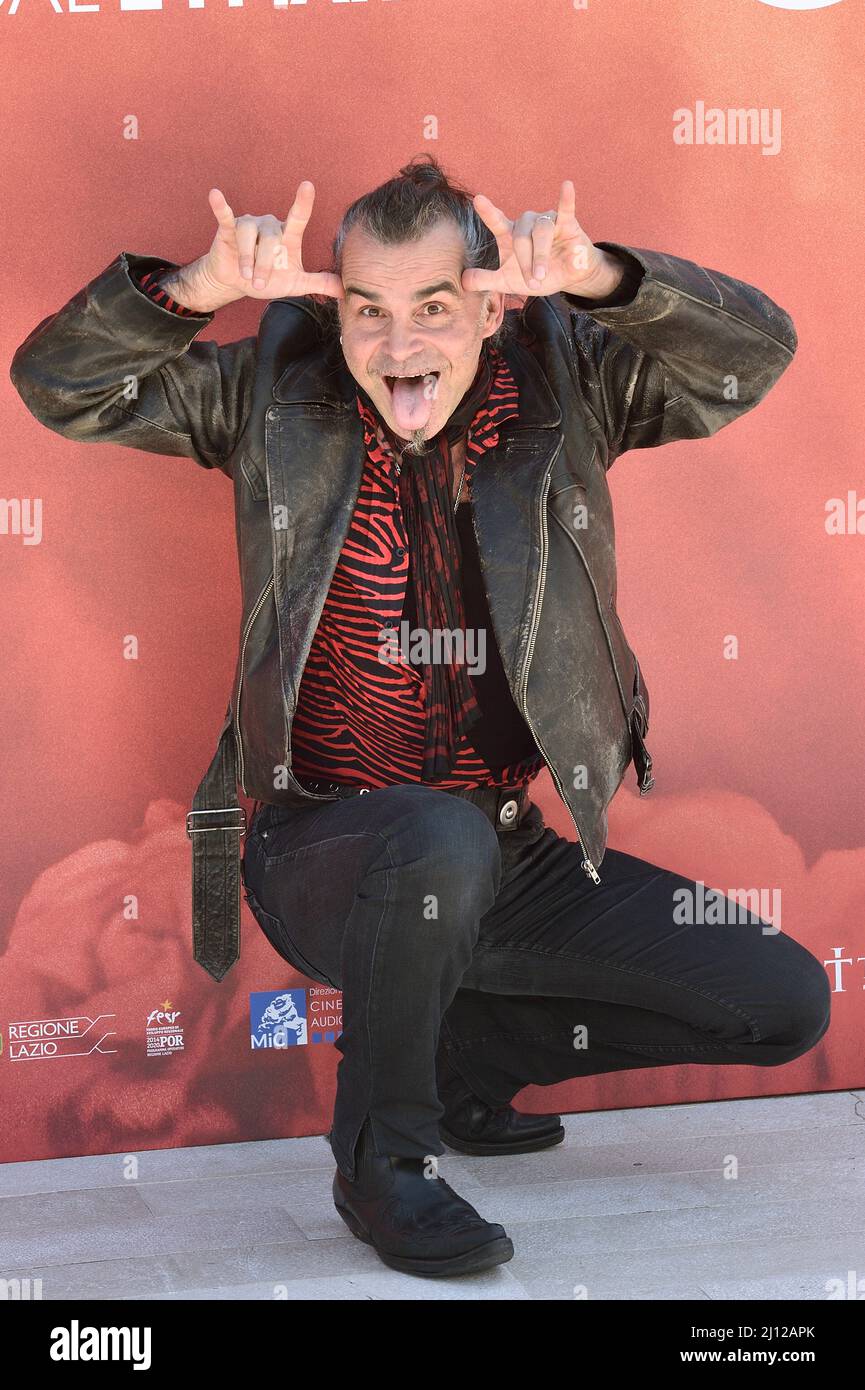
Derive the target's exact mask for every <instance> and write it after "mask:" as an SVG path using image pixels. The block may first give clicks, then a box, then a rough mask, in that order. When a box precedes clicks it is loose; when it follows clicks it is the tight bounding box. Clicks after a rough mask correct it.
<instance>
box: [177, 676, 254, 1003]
mask: <svg viewBox="0 0 865 1390" xmlns="http://www.w3.org/2000/svg"><path fill="white" fill-rule="evenodd" d="M186 833H187V835H188V836H189V838H190V840H191V841H192V954H193V956H194V957H195V959H196V960H197V961H198V964H199V965H201V966H203V967H204V969H205V970H206V971H207V973H208V974H209V975H212V976H213V978H214V980H221V979H222V978H223V976H224V975H226V974H227V973H228V971H229V970H230V969H231V967H232V966H233V965H234V962H235V961H236V960H237V959H238V957H239V956H240V883H241V872H240V838H241V836H242V835H245V834H246V812H245V810H244V809H243V807H242V806H241V805H240V804H239V803H238V799H237V746H236V744H235V741H234V729H233V728H232V720H231V705H230V704H229V706H228V713H227V715H226V717H225V724H224V725H223V727H222V732H221V734H220V737H219V744H218V745H217V749H216V752H215V754H214V756H213V761H212V762H211V764H210V767H209V768H208V769H207V772H206V773H205V774H204V777H203V778H202V779H201V782H200V784H199V787H198V790H197V792H196V793H195V796H194V797H193V801H192V810H191V811H190V812H189V813H188V815H187V817H186Z"/></svg>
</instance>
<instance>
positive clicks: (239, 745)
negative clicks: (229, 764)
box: [234, 575, 273, 796]
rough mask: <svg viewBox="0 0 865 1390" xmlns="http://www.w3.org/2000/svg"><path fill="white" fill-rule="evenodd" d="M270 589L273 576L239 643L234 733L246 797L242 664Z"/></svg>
mask: <svg viewBox="0 0 865 1390" xmlns="http://www.w3.org/2000/svg"><path fill="white" fill-rule="evenodd" d="M272 588H273V575H271V576H270V578H269V579H268V581H267V583H266V584H265V586H264V588H263V589H262V591H261V593H260V594H259V596H258V598H257V599H256V600H255V604H254V605H253V609H252V612H251V613H250V615H249V617H248V618H247V620H246V627H245V628H244V629H243V640H242V642H241V644H240V674H239V679H238V682H237V704H236V708H235V711H234V727H235V733H236V735H237V761H238V764H239V771H240V785H241V787H243V794H244V796H248V795H249V792H248V791H247V790H246V786H245V783H244V766H243V739H242V738H241V734H240V697H241V693H242V691H243V667H244V663H245V661H246V644H247V642H248V641H249V634H250V632H251V631H252V624H253V623H254V622H255V620H256V618H257V617H258V615H259V613H260V611H261V608H262V605H263V604H264V602H265V600H266V598H267V596H268V594H269V593H270V591H271V589H272Z"/></svg>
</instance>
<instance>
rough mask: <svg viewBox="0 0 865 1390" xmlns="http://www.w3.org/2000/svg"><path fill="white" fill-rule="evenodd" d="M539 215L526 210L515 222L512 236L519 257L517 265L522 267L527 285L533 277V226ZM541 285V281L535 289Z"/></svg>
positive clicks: (515, 252) (521, 272)
mask: <svg viewBox="0 0 865 1390" xmlns="http://www.w3.org/2000/svg"><path fill="white" fill-rule="evenodd" d="M537 215H538V214H537V213H536V212H524V213H523V214H522V216H521V217H518V218H517V220H516V222H515V223H514V232H513V237H512V241H513V246H514V255H515V256H516V258H517V265H518V266H519V268H520V274H521V275H522V277H523V280H524V281H525V283H526V285H528V283H529V281H530V280H531V279H532V278H533V277H532V260H533V258H534V246H533V244H532V227H533V226H534V223H535V218H536V217H537ZM539 287H540V281H538V282H537V284H536V285H535V289H538V288H539Z"/></svg>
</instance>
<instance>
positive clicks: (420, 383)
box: [392, 376, 435, 434]
mask: <svg viewBox="0 0 865 1390" xmlns="http://www.w3.org/2000/svg"><path fill="white" fill-rule="evenodd" d="M434 384H435V379H431V378H430V377H429V376H412V377H408V376H400V377H397V378H396V379H395V380H394V381H393V387H392V402H393V413H394V417H395V419H396V423H397V428H398V429H399V430H400V432H401V433H402V434H411V432H412V430H422V429H423V428H424V427H425V425H427V424H428V422H429V418H430V416H431V415H432V408H433V392H432V388H433V386H434Z"/></svg>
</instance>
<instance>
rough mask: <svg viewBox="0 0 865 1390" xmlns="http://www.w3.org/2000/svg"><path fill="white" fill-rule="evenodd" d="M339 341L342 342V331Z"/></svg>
mask: <svg viewBox="0 0 865 1390" xmlns="http://www.w3.org/2000/svg"><path fill="white" fill-rule="evenodd" d="M339 341H340V342H342V334H341V333H340V335H339Z"/></svg>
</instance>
